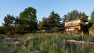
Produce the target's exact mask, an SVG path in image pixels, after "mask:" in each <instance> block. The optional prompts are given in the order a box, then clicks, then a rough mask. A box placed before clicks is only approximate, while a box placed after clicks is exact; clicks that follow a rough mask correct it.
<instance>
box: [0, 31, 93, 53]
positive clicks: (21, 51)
mask: <svg viewBox="0 0 94 53" xmlns="http://www.w3.org/2000/svg"><path fill="white" fill-rule="evenodd" d="M19 37H20V38H21V39H22V41H21V42H20V43H19V44H7V43H5V42H4V40H2V41H1V43H0V52H1V53H2V52H3V50H4V49H5V52H7V53H11V52H13V53H29V52H31V51H32V52H35V51H39V52H40V53H93V52H94V45H80V44H73V43H72V44H66V43H64V40H77V41H86V40H89V41H93V40H94V36H90V35H88V36H87V37H86V36H85V35H78V34H74V35H68V34H61V33H31V34H25V35H19ZM5 46H6V47H5ZM3 48H4V49H3Z"/></svg>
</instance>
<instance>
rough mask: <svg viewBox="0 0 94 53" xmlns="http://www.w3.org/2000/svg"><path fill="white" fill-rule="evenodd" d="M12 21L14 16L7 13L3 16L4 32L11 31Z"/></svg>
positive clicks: (9, 32)
mask: <svg viewBox="0 0 94 53" xmlns="http://www.w3.org/2000/svg"><path fill="white" fill-rule="evenodd" d="M13 23H14V16H11V15H9V14H8V15H7V16H5V17H4V23H3V26H4V29H5V32H6V33H8V34H11V33H12V32H13V27H14V24H13Z"/></svg>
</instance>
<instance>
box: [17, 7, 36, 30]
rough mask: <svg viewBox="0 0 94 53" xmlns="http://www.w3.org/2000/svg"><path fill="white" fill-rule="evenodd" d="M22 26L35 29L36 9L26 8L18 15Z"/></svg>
mask: <svg viewBox="0 0 94 53" xmlns="http://www.w3.org/2000/svg"><path fill="white" fill-rule="evenodd" d="M19 19H20V24H21V27H22V28H27V27H29V29H37V18H36V9H34V8H33V7H28V8H26V9H25V10H24V11H23V12H21V13H20V16H19Z"/></svg>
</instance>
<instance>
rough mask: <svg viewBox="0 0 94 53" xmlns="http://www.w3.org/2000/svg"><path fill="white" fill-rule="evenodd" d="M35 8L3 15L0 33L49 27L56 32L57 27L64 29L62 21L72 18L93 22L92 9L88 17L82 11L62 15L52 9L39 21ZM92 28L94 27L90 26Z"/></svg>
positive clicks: (24, 31) (32, 30)
mask: <svg viewBox="0 0 94 53" xmlns="http://www.w3.org/2000/svg"><path fill="white" fill-rule="evenodd" d="M36 14H37V10H36V9H35V8H33V7H28V8H26V9H25V10H24V11H22V12H21V13H20V14H19V16H17V17H14V16H13V15H10V14H7V15H6V16H5V17H4V23H2V25H3V26H0V33H4V34H5V33H6V34H13V33H30V32H36V31H38V30H43V29H46V28H50V29H51V31H53V32H58V31H59V29H62V30H64V29H63V28H64V22H65V21H66V20H73V19H80V18H82V19H87V20H88V21H89V22H91V23H94V11H93V12H92V13H91V16H90V19H88V16H87V15H86V14H85V13H84V12H80V11H77V10H72V11H71V12H68V13H67V14H65V15H64V16H63V17H60V15H59V14H58V13H56V12H54V11H52V12H51V13H50V15H49V16H48V17H43V18H42V20H41V21H38V19H37V16H36ZM92 29H94V27H92Z"/></svg>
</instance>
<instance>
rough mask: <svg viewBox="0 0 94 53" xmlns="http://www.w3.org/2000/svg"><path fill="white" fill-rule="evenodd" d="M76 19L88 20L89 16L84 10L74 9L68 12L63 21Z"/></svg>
mask: <svg viewBox="0 0 94 53" xmlns="http://www.w3.org/2000/svg"><path fill="white" fill-rule="evenodd" d="M74 19H83V20H88V17H87V15H86V14H85V13H84V12H79V11H77V10H73V11H71V12H69V13H68V14H66V15H64V18H63V21H66V20H74Z"/></svg>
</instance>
